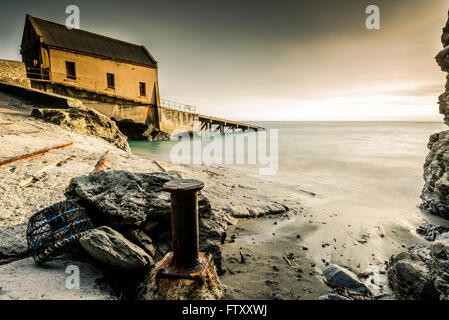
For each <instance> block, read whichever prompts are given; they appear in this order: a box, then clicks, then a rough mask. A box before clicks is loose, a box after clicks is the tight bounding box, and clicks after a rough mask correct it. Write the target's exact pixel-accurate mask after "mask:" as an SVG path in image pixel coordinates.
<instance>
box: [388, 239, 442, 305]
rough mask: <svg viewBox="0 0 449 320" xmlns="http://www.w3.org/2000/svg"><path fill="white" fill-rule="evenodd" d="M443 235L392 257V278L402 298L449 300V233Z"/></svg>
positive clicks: (397, 292) (389, 268) (394, 287)
mask: <svg viewBox="0 0 449 320" xmlns="http://www.w3.org/2000/svg"><path fill="white" fill-rule="evenodd" d="M443 235H444V234H443ZM441 236H442V235H440V236H438V238H437V240H436V241H435V242H433V243H432V244H431V245H430V246H427V247H426V246H413V247H411V248H409V249H408V251H407V252H401V253H399V254H397V255H394V256H392V257H391V258H390V261H389V265H388V280H389V283H390V286H391V288H392V289H393V291H394V293H395V295H396V297H397V298H398V299H401V300H438V299H439V300H449V237H441ZM438 239H441V240H438Z"/></svg>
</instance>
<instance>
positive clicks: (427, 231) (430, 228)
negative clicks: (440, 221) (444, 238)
mask: <svg viewBox="0 0 449 320" xmlns="http://www.w3.org/2000/svg"><path fill="white" fill-rule="evenodd" d="M448 231H449V228H448V227H444V226H435V225H433V224H430V223H423V224H421V225H420V226H419V227H418V228H416V232H417V233H418V234H420V235H422V236H423V237H424V239H426V240H427V241H434V240H435V239H436V238H437V237H438V236H439V235H440V234H442V233H445V232H448Z"/></svg>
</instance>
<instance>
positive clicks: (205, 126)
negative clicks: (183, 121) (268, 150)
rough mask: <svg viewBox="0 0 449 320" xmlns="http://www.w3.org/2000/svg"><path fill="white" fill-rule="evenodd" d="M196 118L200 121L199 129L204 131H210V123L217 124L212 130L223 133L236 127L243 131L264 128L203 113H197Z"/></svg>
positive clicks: (233, 130)
mask: <svg viewBox="0 0 449 320" xmlns="http://www.w3.org/2000/svg"><path fill="white" fill-rule="evenodd" d="M198 120H199V121H200V123H201V125H200V131H202V130H205V131H206V132H210V131H211V129H212V125H217V127H216V128H215V130H214V131H220V133H221V134H225V133H227V132H229V131H232V132H235V130H236V129H241V130H242V131H243V132H245V131H247V130H254V131H259V130H265V128H262V127H259V126H256V125H253V124H247V123H243V122H238V121H232V120H226V119H221V118H216V117H211V116H206V115H204V114H199V115H198Z"/></svg>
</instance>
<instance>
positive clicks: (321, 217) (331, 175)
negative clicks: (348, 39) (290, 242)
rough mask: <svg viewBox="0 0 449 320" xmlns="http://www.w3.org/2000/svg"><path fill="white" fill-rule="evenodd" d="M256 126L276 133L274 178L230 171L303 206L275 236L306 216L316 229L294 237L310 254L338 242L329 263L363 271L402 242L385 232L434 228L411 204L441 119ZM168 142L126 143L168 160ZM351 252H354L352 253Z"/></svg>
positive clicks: (249, 170) (251, 170)
mask: <svg viewBox="0 0 449 320" xmlns="http://www.w3.org/2000/svg"><path fill="white" fill-rule="evenodd" d="M257 124H258V125H260V126H263V127H266V128H273V129H278V134H279V138H278V150H279V152H278V154H279V159H278V160H279V163H278V171H277V173H276V174H275V175H273V176H258V167H257V166H251V165H245V166H241V165H240V166H238V165H234V166H233V170H240V171H241V175H240V176H242V178H244V176H245V175H251V176H254V177H259V178H260V179H263V180H264V181H263V182H264V183H262V184H261V185H264V186H265V185H267V186H268V188H269V189H268V194H269V195H270V196H271V197H275V198H276V199H286V198H289V199H292V198H294V199H298V200H299V201H300V203H301V204H302V205H304V207H306V209H307V212H306V214H307V216H306V217H305V218H304V219H306V220H298V221H297V222H293V224H291V225H289V226H286V227H285V228H284V231H282V232H284V234H288V233H289V232H291V233H293V234H295V232H298V230H303V229H302V228H304V226H305V225H307V223H308V222H309V220H308V219H310V222H313V223H312V224H310V226H313V227H314V228H316V227H318V226H319V229H316V230H320V231H315V232H314V233H313V234H309V235H308V236H306V237H305V238H302V239H303V243H305V244H306V245H307V246H308V247H309V252H311V254H312V253H313V254H314V255H315V256H319V255H320V254H321V255H322V254H324V253H326V252H324V251H323V250H324V249H322V247H321V243H322V241H329V242H333V241H334V240H333V239H336V241H337V243H339V244H341V243H344V244H346V245H345V247H344V248H347V250H348V251H347V252H343V253H345V254H344V255H343V256H341V255H340V254H335V253H332V259H333V260H336V261H339V259H340V260H342V259H346V260H342V261H340V262H342V263H346V264H347V265H351V264H354V263H355V261H358V262H361V263H362V266H367V265H368V264H370V263H373V262H374V261H373V256H372V254H375V255H376V261H377V262H378V263H383V261H384V260H385V259H388V257H389V255H391V254H392V253H394V252H396V251H397V250H399V249H400V248H401V243H404V242H402V241H403V239H407V236H404V237H402V238H401V237H399V239H396V240H394V241H393V238H392V237H393V233H391V232H393V231H390V230H393V229H394V230H408V231H404V232H406V233H399V232H397V233H395V234H397V235H398V236H399V235H403V234H409V233H410V232H411V233H413V232H414V230H415V228H416V226H417V224H419V223H421V222H422V220H423V219H426V220H428V221H430V222H432V223H439V221H438V220H433V219H438V218H436V217H433V216H429V215H426V214H424V213H422V212H421V211H420V210H419V209H418V205H419V204H420V194H421V189H422V186H423V164H424V160H425V157H426V155H427V154H428V152H429V150H428V149H427V142H428V139H429V136H430V135H431V134H433V133H435V132H440V131H443V130H446V129H447V126H445V125H444V124H443V123H442V122H259V123H257ZM176 143H177V142H174V141H169V142H142V141H136V142H131V143H130V145H131V149H132V151H133V153H135V154H140V155H147V156H151V157H152V158H154V159H157V160H162V161H170V150H171V148H172V147H173V146H174V145H175V144H176ZM279 185H281V187H279ZM270 188H271V189H270ZM297 190H307V191H310V192H313V193H316V196H315V197H311V196H307V195H306V194H301V193H297V192H295V191H297ZM281 193H282V194H281ZM282 197H285V198H282ZM314 221H322V222H326V224H321V223H320V224H316V223H314ZM270 226H272V223H270ZM380 230H381V231H380ZM280 232H281V230H278V231H277V233H280ZM302 232H306V231H304V230H303V231H302ZM379 232H383V233H386V234H387V235H386V236H385V238H379V236H376V233H379ZM394 232H396V231H394ZM271 234H272V230H268V229H267V232H266V235H261V238H262V239H270V237H272V236H271ZM362 234H365V235H366V234H367V235H369V236H370V239H371V240H370V244H369V250H367V248H368V247H364V246H363V247H362V246H358V247H355V245H356V244H357V243H358V242H357V241H356V240H357V239H358V238H359V237H360V236H361V235H362ZM401 239H402V240H401ZM404 241H405V240H404ZM351 243H352V244H351ZM349 244H351V245H349ZM359 247H360V250H358V251H357V250H355V248H359ZM398 247H399V249H398ZM339 250H346V249H339ZM326 254H329V253H326ZM351 259H352V260H351ZM318 261H319V259H318Z"/></svg>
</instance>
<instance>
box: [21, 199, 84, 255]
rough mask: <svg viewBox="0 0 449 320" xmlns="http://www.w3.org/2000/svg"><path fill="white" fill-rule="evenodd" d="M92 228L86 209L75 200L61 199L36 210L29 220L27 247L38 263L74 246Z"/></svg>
mask: <svg viewBox="0 0 449 320" xmlns="http://www.w3.org/2000/svg"><path fill="white" fill-rule="evenodd" d="M91 228H92V222H91V220H90V219H89V217H88V216H87V213H86V209H84V208H83V207H81V206H79V205H78V203H77V202H76V201H74V200H68V201H62V202H58V203H55V204H54V205H52V206H50V207H48V208H45V209H43V210H41V211H39V212H37V213H35V214H34V215H33V216H32V217H31V218H30V220H29V222H28V227H27V241H28V249H29V250H30V252H31V253H32V255H33V258H34V260H35V261H36V262H41V261H45V260H48V259H50V258H52V257H55V256H58V255H60V254H62V253H64V252H66V251H68V250H70V248H73V246H74V245H75V244H76V242H77V240H78V239H79V238H80V237H82V236H83V235H84V234H85V233H86V232H87V231H88V230H89V229H91Z"/></svg>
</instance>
